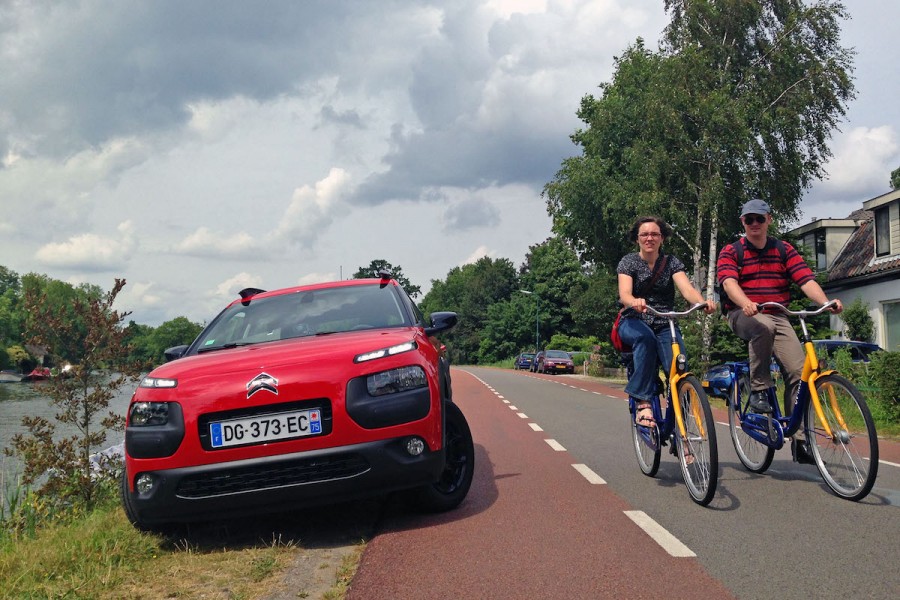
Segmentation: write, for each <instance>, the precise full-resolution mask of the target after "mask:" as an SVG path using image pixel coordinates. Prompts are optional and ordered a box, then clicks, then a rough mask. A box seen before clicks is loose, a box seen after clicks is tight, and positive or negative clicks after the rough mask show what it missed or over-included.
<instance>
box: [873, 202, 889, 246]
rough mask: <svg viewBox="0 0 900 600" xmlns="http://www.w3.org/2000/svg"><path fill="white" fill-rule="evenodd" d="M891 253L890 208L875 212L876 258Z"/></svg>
mask: <svg viewBox="0 0 900 600" xmlns="http://www.w3.org/2000/svg"><path fill="white" fill-rule="evenodd" d="M890 253H891V216H890V213H889V212H888V207H887V206H883V207H881V208H878V209H876V210H875V256H887V255H888V254H890Z"/></svg>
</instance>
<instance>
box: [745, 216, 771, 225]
mask: <svg viewBox="0 0 900 600" xmlns="http://www.w3.org/2000/svg"><path fill="white" fill-rule="evenodd" d="M765 222H766V215H747V216H745V217H744V224H745V225H753V224H754V223H759V224H760V225H762V224H763V223H765Z"/></svg>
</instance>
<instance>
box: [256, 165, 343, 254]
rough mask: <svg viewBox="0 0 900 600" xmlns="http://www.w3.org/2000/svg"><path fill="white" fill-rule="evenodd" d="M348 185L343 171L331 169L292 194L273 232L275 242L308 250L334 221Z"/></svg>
mask: <svg viewBox="0 0 900 600" xmlns="http://www.w3.org/2000/svg"><path fill="white" fill-rule="evenodd" d="M349 182H350V176H349V174H348V173H347V172H346V171H345V170H343V169H339V168H332V169H331V170H330V171H329V173H328V175H327V176H326V177H325V178H324V179H322V180H320V181H317V182H316V184H315V185H314V186H309V185H305V186H303V187H301V188H297V189H296V190H294V194H293V196H292V197H291V203H290V205H288V207H287V210H286V211H285V213H284V216H283V217H282V218H281V222H280V223H279V224H278V228H277V229H276V230H275V235H274V237H275V239H277V240H283V241H286V242H289V243H294V244H298V245H300V246H303V247H307V248H308V247H311V246H312V245H313V243H314V242H315V241H316V239H317V238H318V237H319V236H320V235H321V234H322V232H323V230H324V229H326V228H327V227H328V226H329V225H330V224H331V222H332V220H333V219H334V213H335V211H336V210H338V208H339V207H340V204H341V200H342V198H343V196H344V195H345V194H346V192H347V189H348V186H349Z"/></svg>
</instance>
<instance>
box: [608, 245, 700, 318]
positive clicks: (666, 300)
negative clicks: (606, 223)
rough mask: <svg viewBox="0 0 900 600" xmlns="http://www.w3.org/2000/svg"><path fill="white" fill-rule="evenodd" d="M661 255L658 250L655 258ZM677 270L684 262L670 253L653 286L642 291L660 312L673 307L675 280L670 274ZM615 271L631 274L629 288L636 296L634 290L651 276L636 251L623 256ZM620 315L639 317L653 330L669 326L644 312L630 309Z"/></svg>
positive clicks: (636, 290) (648, 267)
mask: <svg viewBox="0 0 900 600" xmlns="http://www.w3.org/2000/svg"><path fill="white" fill-rule="evenodd" d="M662 257H663V253H662V252H660V253H659V257H658V258H657V259H656V260H661V259H662ZM678 271H684V263H683V262H681V260H680V259H678V258H677V257H675V256H672V255H671V254H670V255H669V262H668V263H667V264H666V268H665V270H664V271H663V272H662V273H660V274H659V277H658V278H657V279H656V283H654V284H653V288H651V289H650V291H649V292H644V294H643V295H642V296H641V297H643V298H645V299H646V300H647V304H648V305H650V306H652V307H653V308H655V309H656V310H658V311H661V312H665V311H670V310H673V309H674V308H675V282H674V280H673V279H672V276H673V275H675V273H677V272H678ZM616 273H618V274H621V275H630V276H631V281H632V283H631V289H632V293H635V296H637V294H636V292H638V291H640V290H641V287H642V286H645V285H647V283H648V282H649V281H650V278H651V277H652V276H653V273H652V270H651V268H650V265H648V264H647V263H646V262H644V259H643V258H641V255H640V254H639V253H637V252H632V253H631V254H626V255H625V256H623V257H622V260H620V261H619V266H617V267H616ZM620 306H621V302H620ZM622 317H624V318H634V317H639V318H641V319H643V320H644V322H645V323H647V325H649V326H650V327H651V329H653V330H654V331H659V330H660V329H662V328H665V327H668V326H669V322H668V320H666V319H663V318H660V317H655V316H653V315H651V314H649V313H646V312H645V313H644V314H642V315H639V314H637V313H636V312H635V311H633V310H631V309H628V310H626V311H625V313H624V314H623V315H622Z"/></svg>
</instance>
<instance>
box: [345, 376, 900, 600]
mask: <svg viewBox="0 0 900 600" xmlns="http://www.w3.org/2000/svg"><path fill="white" fill-rule="evenodd" d="M453 377H454V379H453V384H454V398H455V400H456V401H457V403H458V404H459V405H460V406H461V407H462V409H463V411H464V412H465V414H466V416H467V418H468V420H469V423H470V426H471V428H472V432H473V437H474V438H475V444H476V461H477V463H476V472H475V479H474V482H473V487H472V490H471V492H470V494H469V496H468V498H467V499H466V501H465V502H464V503H463V505H462V506H461V507H460V508H459V509H457V510H455V511H452V512H450V513H446V514H443V515H421V514H416V513H411V512H409V511H408V510H404V509H403V508H402V507H394V508H388V509H387V511H386V514H384V515H383V516H382V517H381V519H380V522H379V524H378V527H377V531H378V533H377V534H376V535H375V537H374V538H373V539H372V541H371V542H370V543H369V545H368V547H367V549H366V551H365V553H364V555H363V559H362V562H361V564H360V568H359V571H358V572H357V575H356V577H355V578H354V580H353V583H352V586H351V589H350V592H349V594H348V598H349V599H351V600H359V599H370V598H416V599H427V598H448V597H460V596H463V597H467V598H496V599H503V598H517V599H519V598H565V599H573V598H605V597H617V598H620V597H621V598H650V597H660V596H663V595H670V596H673V597H698V596H699V597H714V598H727V597H738V598H747V599H755V598H761V599H762V598H765V599H769V598H771V597H773V596H774V597H794V596H803V597H808V596H813V597H819V596H829V597H847V598H894V597H897V591H898V590H900V570H898V569H896V560H897V559H896V556H897V539H900V538H898V534H900V512H898V506H900V450H898V447H897V445H891V444H882V454H883V458H884V459H885V460H887V461H889V463H888V464H885V465H882V467H881V470H880V473H879V479H878V481H877V482H876V488H875V490H873V493H872V494H870V496H869V497H867V498H866V499H865V500H864V501H862V502H859V503H851V502H847V501H845V500H841V499H838V498H836V497H834V496H833V495H832V494H830V493H829V492H828V491H827V488H825V487H824V484H822V482H821V479H820V478H819V476H818V472H817V471H816V469H815V467H811V466H806V465H796V464H794V463H791V462H790V456H789V453H786V452H785V451H781V452H779V453H778V454H777V455H776V460H775V463H773V465H772V467H771V468H770V470H769V471H768V472H767V473H766V474H763V475H755V474H751V473H748V472H746V471H745V470H743V468H742V467H741V466H740V464H739V463H738V461H737V457H736V456H735V455H734V451H733V449H732V448H731V442H730V438H729V437H728V430H727V427H720V428H719V429H718V436H719V453H720V464H721V481H720V491H719V493H718V494H717V497H716V499H714V501H713V503H712V504H711V506H710V507H708V508H701V507H699V506H697V505H695V504H694V503H693V502H691V500H690V498H689V496H688V495H687V491H686V490H685V488H684V485H683V483H682V482H681V478H680V471H679V469H678V466H677V463H676V462H675V461H674V459H673V458H672V457H669V456H665V457H664V458H663V465H662V467H661V468H660V472H659V473H658V474H657V476H656V478H648V477H645V476H643V475H642V474H641V473H640V472H639V470H638V468H637V465H636V462H635V458H634V455H633V450H632V448H631V446H630V434H629V430H628V426H627V411H626V410H625V405H624V402H623V401H622V398H623V394H622V393H621V391H620V390H616V389H613V388H609V387H605V386H602V385H600V384H597V383H595V382H587V381H584V380H581V379H578V378H576V377H571V376H559V377H552V376H541V375H532V374H526V373H519V372H513V371H504V370H499V369H483V368H467V369H465V370H462V369H455V370H454V375H453ZM719 420H720V421H724V418H721V417H720V418H719ZM890 461H892V462H890ZM772 515H778V516H779V518H778V519H777V520H774V521H773V520H771V517H772ZM767 519H769V520H767ZM770 572H771V573H775V574H778V575H782V574H785V575H789V576H788V577H783V576H782V577H780V578H770V577H771V576H770V577H769V578H767V575H766V574H767V573H770Z"/></svg>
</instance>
